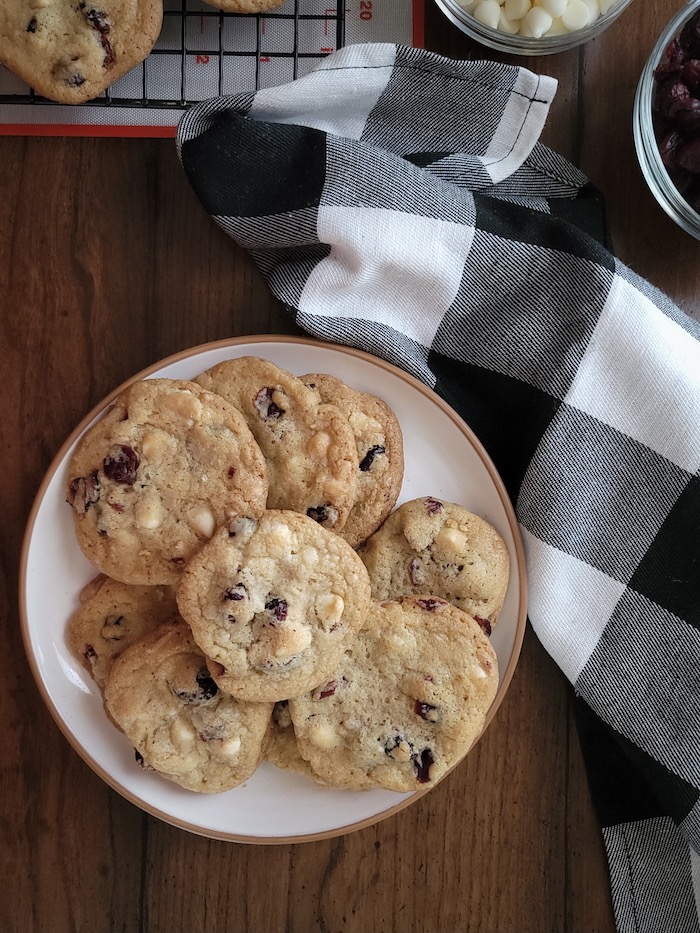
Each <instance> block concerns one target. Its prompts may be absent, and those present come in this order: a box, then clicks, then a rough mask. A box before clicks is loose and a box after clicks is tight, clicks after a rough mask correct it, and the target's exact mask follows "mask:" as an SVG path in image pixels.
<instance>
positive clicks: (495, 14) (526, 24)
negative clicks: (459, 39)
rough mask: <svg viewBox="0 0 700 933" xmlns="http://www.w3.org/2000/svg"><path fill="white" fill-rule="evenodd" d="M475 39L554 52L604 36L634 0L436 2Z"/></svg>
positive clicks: (501, 47) (522, 50) (521, 50)
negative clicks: (604, 32)
mask: <svg viewBox="0 0 700 933" xmlns="http://www.w3.org/2000/svg"><path fill="white" fill-rule="evenodd" d="M435 2H436V4H437V5H438V6H439V7H440V9H441V10H442V12H443V13H444V14H445V16H446V17H447V18H448V19H449V20H450V21H451V22H452V23H454V24H455V26H458V27H459V29H461V30H462V32H465V33H466V34H467V35H468V36H471V38H472V39H476V40H477V41H478V42H481V44H482V45H486V46H488V47H489V48H491V49H497V50H498V51H500V52H509V53H511V54H513V55H551V54H553V53H554V52H565V51H567V50H568V49H573V48H576V46H579V45H583V43H584V42H588V41H589V40H590V39H594V38H595V37H596V36H599V35H600V33H601V32H603V31H604V30H605V29H607V28H608V26H610V25H611V24H612V23H614V22H615V20H616V19H617V18H618V16H620V14H621V13H623V12H624V11H625V10H626V9H627V7H628V6H629V5H630V4H631V3H632V0H435Z"/></svg>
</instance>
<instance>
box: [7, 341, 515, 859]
mask: <svg viewBox="0 0 700 933" xmlns="http://www.w3.org/2000/svg"><path fill="white" fill-rule="evenodd" d="M245 355H253V356H261V357H265V358H267V359H269V360H272V362H274V363H276V364H277V365H279V366H282V367H284V368H285V369H287V370H289V371H291V372H293V373H296V374H297V375H302V374H303V373H307V372H329V373H333V374H334V375H335V376H338V377H339V378H340V379H342V380H344V381H345V382H347V383H348V384H349V385H351V386H354V387H355V388H357V389H361V390H365V391H369V392H372V393H374V394H376V395H378V396H380V397H381V398H383V399H385V401H386V402H387V403H388V404H389V405H390V406H391V407H392V408H393V409H394V411H395V412H396V414H397V416H398V419H399V421H400V423H401V427H402V429H403V434H404V443H405V463H406V469H405V479H404V484H403V488H402V491H401V496H400V498H399V502H404V501H406V500H408V499H414V498H416V497H418V496H424V495H432V496H437V497H439V498H442V499H447V500H449V501H453V502H459V503H461V504H462V505H464V506H466V507H467V508H468V509H470V510H472V511H474V512H476V513H478V514H479V515H482V516H483V517H484V518H486V519H487V520H488V521H490V522H491V523H492V524H493V525H495V527H496V528H497V529H498V530H499V531H500V533H501V534H502V535H503V537H504V539H505V541H506V543H507V545H508V549H509V551H510V557H511V566H512V573H511V580H510V585H509V588H508V593H507V596H506V601H505V605H504V607H503V610H502V612H501V616H500V618H499V621H498V625H497V626H496V628H495V629H494V632H493V636H492V642H493V645H494V647H495V649H496V652H497V655H498V661H499V668H500V678H501V679H500V685H499V689H498V694H497V696H496V700H495V702H494V704H493V707H492V709H491V711H490V714H489V718H488V720H487V724H488V722H490V720H491V719H492V717H493V715H494V713H495V712H496V709H497V708H498V706H499V705H500V703H501V701H502V700H503V697H504V695H505V692H506V690H507V688H508V685H509V683H510V680H511V677H512V675H513V671H514V669H515V665H516V663H517V659H518V655H519V653H520V647H521V644H522V638H523V633H524V628H525V611H526V587H525V570H524V567H525V563H524V557H523V550H522V544H521V541H520V537H519V533H518V528H517V523H516V519H515V515H514V513H513V509H512V506H511V504H510V502H509V499H508V497H507V494H506V492H505V489H504V487H503V484H502V482H501V480H500V478H499V477H498V474H497V473H496V470H495V468H494V466H493V464H492V463H491V461H490V460H489V458H488V456H487V455H486V453H485V451H484V450H483V448H482V446H481V444H480V443H479V441H478V440H477V439H476V438H475V437H474V435H473V434H472V432H471V431H470V429H469V428H468V427H467V426H466V425H465V424H464V422H463V421H462V420H461V419H460V418H459V417H458V416H457V415H456V414H455V413H454V411H453V410H452V409H451V408H449V406H447V405H446V404H445V403H444V402H443V401H442V400H441V399H440V398H439V397H438V396H437V395H436V394H435V393H433V392H431V391H430V390H429V389H427V388H426V387H425V386H423V385H422V384H421V383H420V382H418V381H417V380H415V379H414V378H413V377H411V376H409V375H407V374H406V373H404V372H402V371H401V370H399V369H396V368H395V367H393V366H391V365H389V364H388V363H384V362H383V361H381V360H379V359H377V358H375V357H372V356H369V355H367V354H364V353H361V352H359V351H356V350H351V349H348V348H345V347H337V346H331V345H328V344H324V343H320V342H317V341H311V340H300V339H296V338H287V337H253V338H240V339H236V340H228V341H221V342H219V343H213V344H207V345H205V346H201V347H195V348H194V349H192V350H189V351H187V352H184V353H179V354H177V355H176V356H172V357H169V358H168V359H167V360H164V361H162V362H161V363H158V364H156V365H155V366H152V367H150V368H149V369H147V370H145V371H144V372H142V373H139V374H138V376H136V377H134V378H135V379H138V378H144V377H149V376H150V377H152V376H166V377H171V378H177V379H191V378H193V377H194V376H196V375H198V374H199V373H200V372H202V371H203V370H205V369H208V368H209V367H210V366H213V365H214V364H216V363H218V362H220V361H221V360H224V359H228V358H231V357H236V356H245ZM129 381H133V380H129ZM123 388H124V386H120V387H119V388H118V389H116V390H115V391H114V392H113V393H112V394H111V395H110V396H109V397H108V398H107V399H105V401H104V402H103V403H102V404H101V405H99V406H98V407H97V408H95V409H94V410H93V411H92V412H91V413H90V414H89V415H88V416H87V417H86V418H85V419H84V420H83V422H82V423H81V424H80V425H79V426H78V427H77V428H76V430H75V431H74V432H73V433H72V434H71V436H70V437H69V438H68V440H67V441H66V442H65V444H64V445H63V447H62V448H61V450H60V451H59V453H58V455H57V456H56V458H55V459H54V462H53V464H52V465H51V468H50V469H49V471H48V473H47V475H46V477H45V479H44V481H43V483H42V485H41V488H40V490H39V493H38V495H37V498H36V501H35V503H34V506H33V509H32V512H31V515H30V519H29V524H28V526H27V531H26V535H25V539H24V546H23V550H22V565H21V578H20V597H21V615H22V629H23V637H24V643H25V648H26V651H27V655H28V658H29V661H30V664H31V667H32V671H33V673H34V676H35V678H36V681H37V684H38V686H39V689H40V691H41V693H42V696H43V698H44V700H45V702H46V704H47V706H48V708H49V710H50V712H51V714H52V715H53V717H54V718H55V719H56V722H57V723H58V725H59V727H60V728H61V730H62V731H63V733H64V734H65V736H66V737H67V738H68V740H69V741H70V743H71V744H72V745H73V747H74V748H75V749H76V750H77V751H78V753H79V754H80V755H81V756H82V757H83V758H84V759H85V761H86V762H87V763H88V764H89V765H90V766H91V767H92V768H93V769H94V770H95V771H96V772H97V773H98V774H99V775H100V776H101V777H102V778H103V779H104V780H105V781H106V782H107V783H108V784H109V785H110V786H111V787H113V788H114V789H115V790H116V791H118V792H119V793H120V794H122V795H123V796H124V797H126V798H127V799H128V800H130V801H132V803H134V804H136V805H137V806H139V807H141V808H142V809H143V810H145V811H147V812H148V813H151V814H153V815H154V816H157V817H159V818H161V819H163V820H165V821H167V822H168V823H172V824H174V825H176V826H179V827H181V828H183V829H187V830H189V831H191V832H195V833H199V834H202V835H205V836H210V837H212V838H217V839H228V840H233V841H236V842H255V843H286V842H296V841H305V840H312V839H319V838H324V837H329V836H336V835H341V834H343V833H346V832H349V831H351V830H354V829H359V828H360V827H362V826H366V825H369V824H371V823H375V822H377V821H379V820H380V819H384V818H385V817H387V816H389V815H390V814H392V813H395V812H396V811H397V810H400V809H402V808H403V807H405V806H407V805H408V804H409V803H411V802H412V801H413V800H415V799H417V798H418V797H420V796H422V794H423V793H425V791H418V792H416V793H414V794H397V793H393V792H391V791H381V790H376V791H367V792H363V793H351V792H349V791H336V790H330V789H326V788H323V787H320V786H318V785H316V784H314V783H313V782H311V781H309V780H308V779H307V778H305V777H302V776H300V775H295V774H293V773H291V772H288V771H281V770H279V769H277V768H276V767H275V766H274V765H270V764H263V765H261V766H260V767H259V768H258V770H257V771H256V772H255V774H254V775H253V777H252V778H250V780H249V781H247V782H246V783H245V784H244V785H242V786H241V787H237V788H235V789H234V790H231V791H228V792H226V793H224V794H213V795H209V794H195V793H192V792H190V791H186V790H183V789H182V788H180V787H179V786H178V785H176V784H173V783H171V782H169V781H166V780H164V779H162V778H160V777H158V776H157V775H155V774H153V773H152V772H146V771H143V770H142V769H140V768H139V767H138V766H137V765H136V764H135V761H134V753H133V749H132V747H131V744H130V743H129V742H128V740H127V739H126V738H125V737H124V736H123V735H122V734H121V733H120V732H118V731H117V730H116V729H115V728H114V727H113V726H112V725H111V724H110V723H109V722H108V721H107V719H106V718H105V715H104V712H103V709H102V702H101V698H100V694H99V691H98V690H97V688H96V687H95V685H94V683H93V682H92V680H91V679H90V677H89V676H88V675H87V674H86V672H85V671H84V669H83V668H82V666H81V665H80V664H79V663H78V662H77V661H76V659H75V658H74V657H73V656H72V655H71V653H70V651H69V649H68V647H67V645H66V640H65V630H66V623H67V621H68V619H69V617H70V615H71V613H72V612H73V611H74V610H75V608H76V606H77V600H78V594H79V592H80V590H81V588H82V587H83V586H84V585H85V583H87V582H88V581H89V580H90V579H92V577H93V576H95V573H96V571H95V568H94V567H93V566H92V565H91V564H90V563H89V562H88V561H87V560H86V559H85V558H84V557H83V555H82V553H81V552H80V550H79V548H78V545H77V543H76V540H75V535H74V532H73V522H72V518H71V515H70V509H69V507H68V505H67V504H66V502H65V487H66V478H67V477H66V471H67V464H68V461H69V459H70V456H71V453H72V451H73V448H74V446H75V443H76V441H77V439H78V437H79V436H80V435H81V434H82V433H83V431H84V430H85V429H86V427H87V426H88V425H89V424H91V423H92V422H93V421H94V420H95V419H96V418H97V417H99V415H100V414H101V413H102V412H103V411H104V409H105V407H106V406H107V405H108V404H109V403H110V402H111V401H112V400H113V399H114V398H115V397H116V396H117V395H118V394H119V392H120V391H122V389H123Z"/></svg>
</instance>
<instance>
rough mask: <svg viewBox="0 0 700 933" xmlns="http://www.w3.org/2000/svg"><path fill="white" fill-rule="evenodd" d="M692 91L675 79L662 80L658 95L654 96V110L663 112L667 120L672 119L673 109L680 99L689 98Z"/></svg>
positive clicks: (657, 91)
mask: <svg viewBox="0 0 700 933" xmlns="http://www.w3.org/2000/svg"><path fill="white" fill-rule="evenodd" d="M689 98H690V91H689V90H688V86H687V85H686V84H684V83H683V81H680V80H679V79H674V80H672V81H662V82H660V83H659V85H658V87H657V90H656V96H655V97H654V110H655V111H656V112H657V113H659V114H661V116H662V117H664V119H666V120H670V119H671V109H672V107H673V106H674V104H676V103H677V102H678V101H679V100H688V99H689Z"/></svg>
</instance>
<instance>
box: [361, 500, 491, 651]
mask: <svg viewBox="0 0 700 933" xmlns="http://www.w3.org/2000/svg"><path fill="white" fill-rule="evenodd" d="M359 553H360V556H361V557H362V560H363V561H364V563H365V566H366V567H367V570H368V571H369V578H370V582H371V584H372V596H373V597H374V598H375V599H379V600H383V599H397V598H399V597H400V596H405V595H408V594H411V593H431V594H432V595H434V596H440V597H442V598H443V599H447V600H449V602H452V603H454V604H455V605H456V606H458V607H459V608H460V609H464V610H465V611H466V612H468V613H469V614H470V615H472V616H474V617H475V618H476V619H477V620H478V621H479V623H480V624H481V625H482V626H483V628H484V629H485V631H486V633H487V634H490V632H491V626H493V625H494V624H495V622H496V620H497V619H498V615H499V613H500V611H501V608H502V607H503V602H504V600H505V596H506V590H507V588H508V579H509V574H510V559H509V556H508V549H507V548H506V545H505V542H504V541H503V538H502V537H501V536H500V534H499V533H498V532H497V531H496V529H495V528H494V527H493V525H491V524H490V523H489V522H487V521H486V520H485V519H483V518H481V517H480V516H479V515H474V514H473V513H472V512H470V511H469V510H468V509H466V508H464V507H463V506H461V505H457V504H455V503H452V502H444V501H443V500H441V499H436V498H433V497H431V496H426V497H424V498H420V499H413V500H411V501H410V502H404V503H403V504H402V505H400V506H399V507H398V508H397V509H396V510H395V511H394V512H393V513H392V514H391V515H390V516H389V518H388V519H387V520H386V521H385V522H384V524H383V525H382V527H381V528H380V529H379V530H378V531H376V532H375V533H374V534H373V535H372V536H371V537H370V538H369V540H368V541H367V543H366V544H365V545H364V546H363V547H362V548H361V549H360V552H359Z"/></svg>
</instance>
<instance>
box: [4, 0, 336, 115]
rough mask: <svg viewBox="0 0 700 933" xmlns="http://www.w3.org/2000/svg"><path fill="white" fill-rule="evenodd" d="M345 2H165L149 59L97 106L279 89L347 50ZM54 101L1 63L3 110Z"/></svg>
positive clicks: (153, 104)
mask: <svg viewBox="0 0 700 933" xmlns="http://www.w3.org/2000/svg"><path fill="white" fill-rule="evenodd" d="M344 39H345V0H335V3H333V0H330V2H329V0H286V2H285V3H284V4H282V5H281V6H279V7H277V8H276V9H275V10H271V11H269V12H267V13H264V14H240V13H224V12H222V11H220V10H218V9H216V8H214V7H212V6H209V5H207V4H205V3H203V2H201V0H164V10H163V28H162V30H161V34H160V37H159V39H158V41H157V43H156V45H155V47H154V48H153V50H152V51H151V53H150V55H149V56H148V58H147V59H146V60H145V61H144V62H143V63H142V64H141V65H138V66H137V67H136V68H134V69H133V70H132V71H131V72H129V74H127V75H125V76H124V77H122V78H120V79H119V80H118V81H116V82H115V83H114V84H113V85H112V86H111V87H110V88H108V89H107V90H106V91H105V93H104V94H102V95H101V96H100V97H98V98H96V99H95V100H93V101H89V102H88V104H87V105H85V106H89V107H118V108H121V107H127V108H129V107H142V108H148V109H168V108H171V109H182V108H184V107H187V106H188V105H189V104H192V103H196V102H197V101H200V100H205V99H207V98H210V97H216V96H220V95H222V94H230V93H234V92H240V91H243V92H245V91H256V90H259V89H261V88H264V87H274V86H276V85H279V84H284V83H286V82H288V81H291V80H293V79H295V78H298V77H302V76H303V75H304V74H306V73H307V72H308V71H311V70H312V69H313V68H314V67H315V66H316V65H317V64H318V62H319V61H320V60H321V59H322V58H324V57H326V56H327V55H329V54H330V53H331V52H334V51H335V50H336V49H339V48H341V47H342V46H343V44H344ZM5 104H22V105H27V104H41V105H48V106H51V104H52V102H51V101H47V100H46V99H45V98H43V97H40V96H39V95H38V94H35V93H34V91H33V90H32V89H31V88H29V87H26V86H24V85H22V83H21V82H20V81H18V80H17V79H15V78H14V76H13V75H11V74H10V73H9V72H7V71H5V70H4V69H2V68H1V66H0V105H5Z"/></svg>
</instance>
